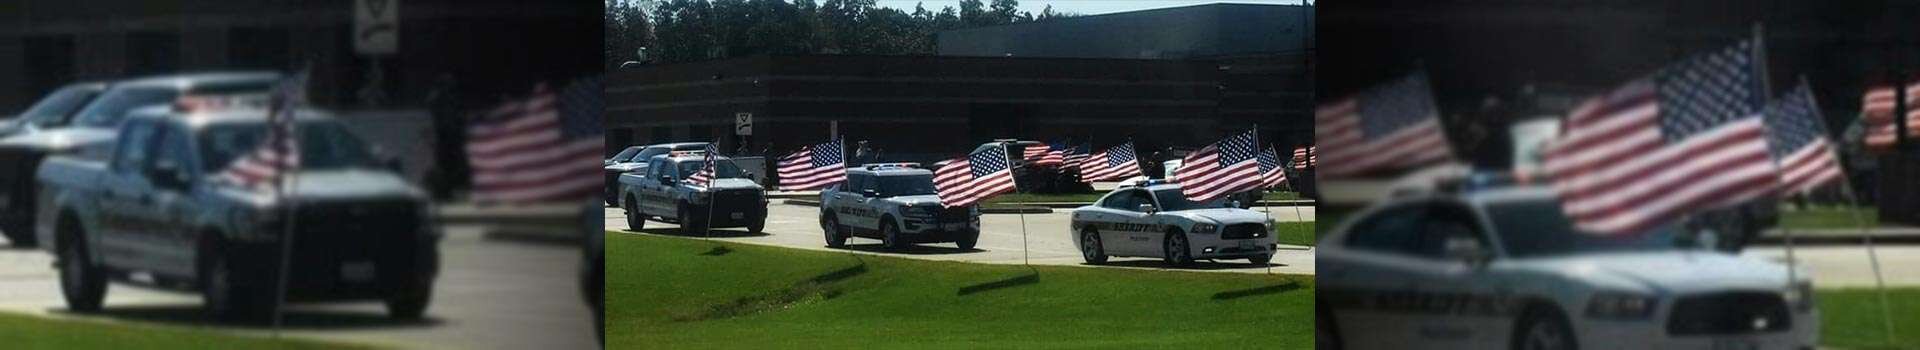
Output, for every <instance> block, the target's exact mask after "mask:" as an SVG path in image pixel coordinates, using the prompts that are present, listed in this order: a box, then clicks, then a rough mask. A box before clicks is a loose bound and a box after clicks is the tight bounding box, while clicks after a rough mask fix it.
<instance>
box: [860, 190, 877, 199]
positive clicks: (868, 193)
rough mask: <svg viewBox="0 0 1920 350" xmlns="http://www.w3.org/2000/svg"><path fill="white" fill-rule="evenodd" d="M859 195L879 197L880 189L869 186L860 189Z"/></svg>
mask: <svg viewBox="0 0 1920 350" xmlns="http://www.w3.org/2000/svg"><path fill="white" fill-rule="evenodd" d="M860 195H861V196H865V197H867V198H873V197H879V196H880V191H878V190H874V189H871V188H869V189H864V190H860Z"/></svg>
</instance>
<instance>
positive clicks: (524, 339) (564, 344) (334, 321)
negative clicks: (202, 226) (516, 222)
mask: <svg viewBox="0 0 1920 350" xmlns="http://www.w3.org/2000/svg"><path fill="white" fill-rule="evenodd" d="M446 230H447V231H446V234H447V236H446V238H445V239H444V240H442V241H441V242H440V251H441V260H440V262H441V271H440V278H439V280H438V281H436V283H435V285H434V296H433V303H432V304H431V305H430V306H429V307H428V308H427V315H426V317H425V318H423V319H422V320H418V321H396V320H391V319H388V318H387V313H386V308H385V306H383V305H382V304H380V303H378V302H355V303H340V304H296V305H294V306H293V308H292V309H290V310H289V311H288V313H287V321H286V324H287V328H286V331H285V332H284V333H283V334H285V335H287V336H296V337H308V338H318V339H326V340H339V341H345V342H355V343H368V344H376V345H387V346H395V347H400V348H433V349H442V348H448V349H591V348H594V347H596V346H597V344H598V341H597V340H595V338H594V333H593V320H592V318H591V316H592V311H591V310H589V309H588V308H587V307H586V305H585V304H584V303H582V301H581V299H580V286H579V278H578V269H579V267H580V247H579V246H577V245H568V244H554V243H541V242H529V241H521V240H504V239H498V238H489V237H486V236H485V235H484V234H483V230H482V229H481V228H480V227H475V226H449V227H447V228H446ZM51 263H52V256H51V255H50V254H47V253H46V252H44V251H41V250H37V249H20V248H11V247H7V248H0V311H6V312H18V313H29V314H39V315H47V316H51V317H72V318H83V319H93V320H105V321H114V322H143V323H152V324H162V325H172V326H190V327H214V328H223V329H227V330H232V331H234V332H238V333H243V334H258V335H267V334H271V331H270V330H269V329H267V326H266V325H258V324H245V325H241V324H227V323H219V322H216V321H212V320H208V319H207V318H206V317H204V316H203V313H202V312H201V308H200V306H201V305H200V297H199V295H197V294H187V293H175V292H170V291H156V290H148V289H141V288H138V287H130V286H127V285H123V284H113V285H111V286H109V287H108V292H107V300H106V306H105V310H104V311H103V312H101V313H99V314H87V315H81V314H72V313H68V312H67V311H66V304H65V303H64V301H62V299H61V295H60V286H59V281H58V274H57V273H56V272H55V271H54V270H53V269H52V268H51V267H50V264H51ZM0 347H4V346H0Z"/></svg>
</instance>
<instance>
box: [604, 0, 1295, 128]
mask: <svg viewBox="0 0 1920 350" xmlns="http://www.w3.org/2000/svg"><path fill="white" fill-rule="evenodd" d="M1249 6H1250V7H1251V8H1257V9H1269V10H1274V11H1267V12H1273V13H1296V14H1297V13H1298V11H1297V10H1294V9H1295V7H1292V6H1270V5H1205V6H1196V7H1186V8H1178V9H1170V10H1150V11H1140V12H1136V13H1123V14H1112V15H1101V16H1089V17H1086V18H1071V19H1063V20H1057V21H1048V22H1041V23H1035V24H1021V25H1011V26H1003V27H993V28H982V29H972V30H967V31H960V32H947V33H941V34H940V38H939V40H940V46H941V48H940V50H939V51H940V52H941V55H934V56H871V55H762V56H754V57H746V58H733V59H724V60H715V61H705V62H692V63H680V64H668V65H655V66H644V67H640V68H636V69H629V70H625V71H621V72H615V73H612V74H611V77H610V78H609V80H608V82H607V99H608V101H607V127H608V143H609V151H610V152H611V151H617V150H618V147H622V146H626V145H634V144H646V143H658V142H675V141H705V140H717V141H719V142H720V143H721V145H722V148H723V149H727V150H730V151H736V152H737V151H739V150H745V151H747V153H746V154H761V152H769V153H772V154H776V155H777V154H781V153H784V152H788V151H790V150H792V149H794V148H797V147H799V146H801V145H804V144H809V143H817V142H821V141H824V140H826V139H828V137H830V136H831V135H834V134H836V131H837V134H838V135H844V136H845V137H846V138H847V139H848V141H849V145H848V147H849V148H850V150H851V148H853V147H855V145H856V142H858V141H862V140H865V141H869V145H870V147H873V148H877V149H878V150H880V151H881V152H882V154H883V157H882V160H908V161H926V160H931V159H938V158H942V157H951V156H954V155H958V154H960V153H963V152H966V151H968V150H971V149H972V148H973V146H974V145H977V144H979V143H981V142H986V141H989V140H993V139H1000V138H1018V139H1023V140H1040V141H1066V140H1069V139H1070V140H1072V141H1073V142H1075V143H1079V142H1087V141H1091V142H1092V143H1093V144H1094V147H1095V148H1104V147H1107V146H1112V145H1115V144H1119V143H1123V142H1126V141H1127V140H1133V141H1135V142H1136V144H1137V147H1138V148H1139V149H1140V151H1141V153H1142V156H1143V157H1152V156H1153V154H1154V153H1156V152H1157V151H1162V150H1167V149H1169V148H1176V149H1192V148H1197V147H1201V146H1204V145H1205V144H1207V143H1209V142H1213V141H1216V140H1218V139H1220V138H1222V137H1225V136H1227V135H1229V134H1231V133H1233V132H1237V131H1241V130H1246V129H1247V128H1252V127H1255V126H1256V125H1257V126H1258V127H1259V128H1260V130H1261V137H1262V138H1263V139H1266V140H1267V141H1268V142H1275V143H1277V144H1279V145H1281V146H1282V147H1288V146H1292V145H1303V144H1307V143H1310V142H1311V141H1310V139H1311V137H1312V133H1313V124H1312V118H1311V107H1310V101H1312V94H1311V88H1312V86H1313V84H1312V83H1311V79H1312V76H1311V74H1310V71H1311V70H1310V66H1309V64H1310V62H1308V60H1307V58H1308V54H1307V53H1306V51H1300V50H1298V47H1299V45H1300V44H1294V46H1285V45H1283V44H1286V43H1293V42H1296V41H1298V40H1300V38H1299V37H1298V36H1297V34H1296V35H1292V36H1289V35H1286V33H1287V32H1286V31H1285V30H1282V29H1281V27H1287V26H1286V25H1269V24H1272V23H1266V22H1261V23H1251V22H1233V23H1215V22H1216V21H1225V20H1228V19H1232V18H1238V17H1233V16H1229V15H1228V14H1231V13H1238V12H1246V11H1234V10H1235V9H1241V8H1243V7H1249ZM1285 11H1294V12H1285ZM1261 18H1265V17H1261ZM1141 21H1146V22H1153V23H1158V24H1160V25H1164V27H1162V28H1164V29H1169V30H1176V31H1184V33H1188V34H1191V35H1187V34H1182V35H1181V36H1178V37H1179V38H1182V40H1185V39H1192V40H1195V41H1193V42H1194V43H1197V44H1194V45H1195V46H1192V47H1203V46H1204V47H1208V48H1210V49H1208V50H1198V51H1196V50H1188V49H1181V50H1186V51H1184V52H1180V53H1177V54H1176V53H1175V51H1180V50H1173V49H1167V48H1168V47H1170V46H1167V45H1168V44H1169V43H1172V42H1175V41H1177V40H1165V41H1155V42H1141V41H1123V40H1121V39H1118V38H1116V37H1107V36H1091V37H1085V38H1084V39H1081V40H1083V41H1090V42H1093V41H1097V42H1103V43H1098V44H1088V45H1086V46H1082V47H1078V48H1073V47H1065V48H1061V49H1060V50H1053V51H1022V52H1021V53H1016V54H1014V55H1011V56H1007V55H973V54H968V53H967V51H965V50H962V49H958V47H986V46H990V45H997V44H992V43H996V42H998V43H1007V42H1026V41H1027V40H1040V41H1039V43H1041V44H1044V43H1045V42H1047V41H1048V40H1055V41H1059V40H1069V38H1071V37H1072V36H1073V35H1075V34H1074V33H1082V32H1084V31H1087V30H1105V29H1103V28H1108V27H1112V26H1133V25H1136V24H1135V23H1137V22H1141ZM1283 24H1284V23H1283ZM1290 25H1293V26H1296V27H1295V29H1294V30H1298V28H1297V26H1298V25H1299V24H1290ZM1035 33H1052V34H1049V35H1053V36H1054V37H1055V38H1057V39H1034V38H1036V37H1034V36H1033V35H1036V34H1035ZM1202 34H1204V35H1202ZM1251 37H1259V38H1271V39H1273V40H1272V41H1278V42H1275V43H1272V44H1273V45H1266V44H1255V45H1227V44H1220V43H1223V42H1227V41H1235V42H1240V41H1244V40H1241V38H1251ZM1289 38H1290V39H1289ZM1262 40H1265V39H1262ZM1108 41H1111V42H1108ZM1216 44H1217V45H1216ZM1022 45H1026V44H1022ZM1035 45H1039V44H1035ZM950 47H954V48H955V49H949V48H950ZM1036 47H1038V46H1036ZM1183 47H1186V46H1183ZM1226 47H1231V49H1218V48H1226ZM1142 50H1146V51H1156V52H1160V54H1155V55H1152V56H1154V57H1146V58H1142V57H1137V55H1136V54H1137V53H1138V52H1141V51H1142ZM1288 50H1293V51H1288ZM1116 53H1127V54H1116ZM742 113H747V114H751V115H752V118H753V122H754V126H753V135H752V136H748V137H739V136H735V130H734V127H735V119H736V116H737V115H740V114H742ZM1162 158H1164V157H1162ZM1150 159H1152V158H1150ZM1152 160H1158V159H1152Z"/></svg>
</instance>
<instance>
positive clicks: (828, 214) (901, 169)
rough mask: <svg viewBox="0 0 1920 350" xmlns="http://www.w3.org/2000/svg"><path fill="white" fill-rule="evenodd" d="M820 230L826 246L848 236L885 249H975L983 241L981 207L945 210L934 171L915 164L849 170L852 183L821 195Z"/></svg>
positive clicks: (843, 242) (839, 244)
mask: <svg viewBox="0 0 1920 350" xmlns="http://www.w3.org/2000/svg"><path fill="white" fill-rule="evenodd" d="M820 228H821V229H822V230H823V231H825V232H826V236H827V246H829V247H835V248H838V247H844V246H846V244H847V238H849V237H865V238H874V239H879V240H880V241H881V246H883V247H885V248H886V249H893V250H898V249H901V248H905V247H906V246H907V245H908V244H913V243H940V242H954V245H956V246H959V247H960V249H973V245H974V243H977V242H979V241H980V207H979V206H973V205H969V206H965V207H957V208H942V207H941V206H940V195H939V194H937V193H935V191H934V187H933V171H930V170H927V169H924V168H920V167H919V165H918V164H914V163H891V164H868V165H865V166H861V167H857V168H851V169H847V182H846V183H843V184H839V185H834V186H832V187H828V188H827V189H825V190H821V191H820Z"/></svg>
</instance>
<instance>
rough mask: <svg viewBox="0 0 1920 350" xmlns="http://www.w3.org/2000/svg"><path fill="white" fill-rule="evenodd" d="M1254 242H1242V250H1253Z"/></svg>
mask: <svg viewBox="0 0 1920 350" xmlns="http://www.w3.org/2000/svg"><path fill="white" fill-rule="evenodd" d="M1253 247H1254V244H1253V240H1244V241H1240V248H1253Z"/></svg>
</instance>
